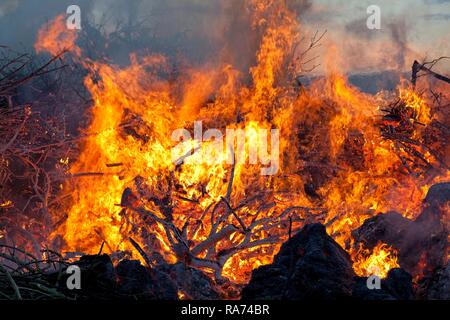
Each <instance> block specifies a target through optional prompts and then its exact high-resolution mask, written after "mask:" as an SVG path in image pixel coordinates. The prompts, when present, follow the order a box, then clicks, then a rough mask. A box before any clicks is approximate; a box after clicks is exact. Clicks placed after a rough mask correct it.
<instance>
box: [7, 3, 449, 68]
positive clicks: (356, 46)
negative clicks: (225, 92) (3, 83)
mask: <svg viewBox="0 0 450 320" xmlns="http://www.w3.org/2000/svg"><path fill="white" fill-rule="evenodd" d="M224 1H227V0H224ZM229 1H234V3H239V0H229ZM286 1H296V2H299V3H302V4H305V3H310V5H307V6H305V8H307V9H305V12H304V13H303V14H302V15H301V17H300V21H301V22H302V26H303V28H304V31H305V32H306V31H309V32H313V31H314V30H316V29H317V30H325V29H326V30H328V32H327V36H326V39H325V40H324V44H325V46H324V47H323V48H324V49H323V50H326V48H327V46H328V45H329V44H333V45H334V46H335V47H336V48H337V49H338V51H339V52H341V54H340V60H342V61H341V64H342V69H343V70H345V71H349V70H350V71H371V70H380V69H407V68H409V67H408V66H409V65H410V64H411V63H412V61H413V59H422V58H424V57H436V56H443V55H447V56H448V55H450V0H286ZM219 2H220V0H133V1H131V0H93V1H91V0H68V1H66V0H0V45H1V44H3V45H9V46H14V47H17V46H19V45H21V46H23V47H27V46H29V45H30V44H32V43H33V42H34V38H35V35H36V32H37V30H38V28H39V26H41V25H42V24H43V23H45V22H46V21H48V20H50V19H52V18H53V17H54V16H56V15H57V14H58V13H63V12H65V10H66V8H67V6H68V5H70V4H78V5H79V6H80V7H81V10H82V14H91V15H92V16H95V17H96V19H97V20H100V17H102V16H107V17H108V16H109V17H111V16H114V17H115V18H117V17H122V18H123V17H124V16H127V15H128V16H129V14H130V11H131V12H132V13H131V14H132V15H134V16H137V17H143V16H146V17H148V23H149V24H150V26H151V28H153V29H154V30H155V32H156V33H161V34H163V35H167V34H170V32H173V33H176V32H186V33H190V36H191V38H190V39H191V40H192V41H193V42H195V43H196V44H197V42H196V41H197V40H198V43H201V42H202V41H203V42H205V41H207V40H208V39H209V40H211V39H213V40H214V38H215V37H218V36H220V35H217V34H214V33H215V32H216V33H217V30H220V29H218V28H215V27H214V26H215V25H216V24H220V23H222V22H223V21H221V16H223V15H224V13H223V12H221V11H220V10H221V6H220V5H219ZM130 4H132V5H130ZM372 4H375V5H378V6H379V7H380V9H381V30H369V29H367V27H366V19H367V17H368V15H367V13H366V9H367V7H368V6H369V5H372ZM228 14H230V13H228ZM108 21H109V22H110V23H112V24H114V19H110V20H108ZM205 39H207V40H205ZM172 40H173V39H172V38H171V37H170V36H168V40H167V41H172ZM211 41H212V40H211ZM324 54H327V52H324V51H323V52H321V55H324ZM445 67H446V66H444V68H445Z"/></svg>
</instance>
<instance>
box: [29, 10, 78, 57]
mask: <svg viewBox="0 0 450 320" xmlns="http://www.w3.org/2000/svg"><path fill="white" fill-rule="evenodd" d="M77 37H78V35H77V32H76V31H75V30H69V29H68V28H67V27H66V24H65V16H64V15H62V14H61V15H59V16H57V17H56V18H55V19H53V20H52V21H49V22H48V23H46V24H45V25H44V26H42V27H41V28H40V29H39V31H38V34H37V39H36V42H35V44H34V48H35V50H36V52H37V53H41V52H48V53H50V54H51V55H53V56H56V55H58V54H60V53H61V52H63V51H66V50H71V51H72V52H73V53H74V54H76V55H77V56H79V55H80V54H81V52H80V48H79V47H77V46H76V45H75V41H76V39H77Z"/></svg>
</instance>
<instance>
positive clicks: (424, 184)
mask: <svg viewBox="0 0 450 320" xmlns="http://www.w3.org/2000/svg"><path fill="white" fill-rule="evenodd" d="M246 8H247V10H246V15H248V17H247V18H248V20H249V28H251V30H252V31H253V32H254V34H255V36H256V35H257V40H258V41H257V43H258V50H257V52H256V53H255V59H256V61H255V65H254V66H253V67H252V68H250V70H248V74H247V73H243V72H242V71H241V70H238V69H237V68H234V67H233V64H232V63H230V62H229V61H226V59H225V61H224V62H221V63H220V64H219V65H213V64H211V65H209V64H208V65H206V66H202V67H196V66H190V67H186V69H185V70H182V71H179V70H177V72H175V70H174V69H175V68H174V66H173V65H172V62H171V61H170V60H169V58H168V57H166V56H163V55H161V54H152V55H148V52H147V53H146V54H142V53H139V52H137V53H135V54H132V55H131V56H130V61H131V64H130V65H129V66H127V67H123V66H122V67H119V66H117V65H114V64H112V63H110V62H107V61H108V60H107V59H98V60H94V59H90V58H88V57H87V56H84V54H83V49H82V48H80V47H78V46H77V43H76V40H77V34H76V33H70V32H73V31H70V30H66V29H65V28H64V23H63V19H62V18H61V17H57V18H56V19H55V20H54V21H53V22H50V23H49V24H48V25H47V26H45V27H44V28H43V29H42V30H41V31H40V32H39V34H38V40H37V42H36V46H35V47H36V50H38V51H40V52H43V51H46V52H49V53H51V54H53V55H54V58H53V59H52V60H50V63H49V64H46V65H44V66H45V67H44V69H38V70H40V71H38V72H34V73H32V75H33V76H39V75H41V73H42V72H41V71H42V70H46V69H45V68H47V67H48V66H49V65H50V64H51V63H55V62H60V61H65V60H63V59H68V60H67V61H70V63H71V64H74V65H77V66H78V68H80V67H81V68H83V70H85V73H84V77H83V78H84V80H83V84H84V87H85V89H86V90H87V94H88V95H89V98H88V99H86V98H82V99H81V100H82V102H80V103H83V104H84V105H87V106H88V108H87V110H86V114H84V116H85V117H87V118H88V124H87V125H86V126H83V127H82V128H80V129H81V133H79V134H78V135H76V136H74V137H72V136H70V138H69V135H67V133H66V132H63V133H60V131H57V129H55V130H56V131H55V132H53V131H51V130H50V129H47V127H50V126H51V125H52V122H49V120H48V118H45V117H43V116H42V115H40V114H36V113H33V106H27V107H25V108H23V107H22V108H18V107H14V106H11V105H8V106H7V107H6V108H5V111H4V112H3V111H2V112H1V113H0V122H1V123H2V126H1V128H0V130H2V136H1V139H2V140H1V141H0V143H1V145H0V150H2V155H1V158H0V161H1V162H0V183H1V186H2V187H1V189H0V201H1V203H0V241H1V242H0V245H2V247H1V249H0V254H2V257H3V259H6V260H7V263H5V264H4V265H3V267H2V269H0V283H1V285H2V286H1V287H0V293H2V295H3V296H4V297H6V298H14V297H15V298H18V297H22V296H25V294H27V296H25V297H27V298H33V297H35V296H36V295H38V296H39V297H53V298H55V297H56V298H57V297H68V298H91V297H99V296H103V297H105V298H108V297H121V298H126V297H137V298H143V299H177V298H180V299H216V298H238V297H240V296H241V292H242V297H243V298H245V299H266V298H267V299H281V298H287V299H303V298H306V297H311V298H312V297H314V298H322V299H335V298H357V299H376V298H380V299H381V298H382V299H411V298H414V297H423V298H445V297H448V283H447V282H448V267H446V264H447V263H448V251H447V250H448V227H449V225H448V224H449V217H448V214H449V196H448V190H449V189H448V182H449V180H450V176H449V172H450V171H449V168H448V166H449V164H450V158H449V148H450V145H449V141H450V139H449V136H450V134H449V132H450V117H449V101H450V97H449V96H448V84H447V83H445V81H441V82H439V80H442V79H439V77H438V80H436V81H437V82H436V81H435V82H433V81H431V80H429V79H428V78H424V80H423V81H416V80H417V79H416V77H417V73H418V72H431V67H432V66H434V65H432V66H430V65H429V64H423V65H422V66H423V67H422V68H418V67H417V64H415V67H414V68H415V69H414V70H415V73H414V74H415V76H414V81H413V82H414V86H413V85H410V84H409V83H408V82H407V81H406V80H405V81H403V82H402V83H401V84H400V85H399V88H398V90H397V92H395V93H390V96H389V95H387V94H383V93H380V94H378V95H376V96H371V95H367V94H364V93H362V92H360V91H359V90H358V89H357V88H355V87H353V86H351V85H350V84H348V82H347V80H346V78H345V77H344V76H343V75H341V74H340V73H339V72H338V71H337V70H336V69H335V68H334V67H333V62H334V57H333V55H334V54H337V53H336V52H335V51H333V50H331V49H330V52H331V54H330V57H328V60H329V61H328V62H327V64H328V65H329V66H328V73H327V74H326V76H325V77H324V78H321V79H318V80H316V81H314V82H313V83H312V84H311V85H309V86H308V87H304V86H302V85H300V86H299V85H298V79H299V78H298V76H299V75H304V73H306V72H308V71H309V68H308V61H311V60H310V58H308V57H309V54H310V51H311V50H313V49H314V48H315V47H316V46H317V43H318V41H320V40H321V39H322V37H323V34H322V36H321V35H320V34H319V33H316V34H315V35H313V36H312V38H311V40H310V41H309V42H308V43H305V40H304V38H303V37H301V36H300V31H301V27H300V25H299V24H298V22H297V19H296V15H295V12H293V11H291V10H290V8H288V7H286V5H285V4H284V2H281V1H270V0H264V1H261V0H248V1H246ZM67 33H70V34H67ZM225 51H226V50H225ZM63 52H66V55H68V56H69V57H70V58H63V57H62V53H63ZM15 63H16V62H12V64H15ZM7 67H8V64H7V65H6V68H7ZM3 69H5V67H4V68H3ZM3 69H1V70H2V71H1V72H3ZM19 69H20V66H19ZM12 72H13V74H14V71H12ZM436 74H437V73H435V72H434V71H433V73H432V75H433V76H435V75H436ZM441 78H442V77H441ZM296 79H297V80H296ZM426 79H428V80H429V81H425V80H426ZM7 84H8V85H11V84H10V82H8V83H7ZM420 85H422V86H423V88H422V87H420ZM4 87H5V86H2V85H1V84H0V96H2V95H4V94H3V92H5V90H4V89H2V88H4ZM5 88H6V87H5ZM2 90H3V91H2ZM77 95H78V96H82V95H80V94H79V92H77ZM78 101H80V99H78ZM83 111H84V109H83ZM33 114H35V117H36V120H35V121H34V120H33V122H32V123H33V124H35V125H36V126H38V128H37V129H33V126H31V127H30V126H25V123H29V122H30V119H31V118H32V116H33ZM59 121H60V122H59ZM64 123H65V120H64V119H59V120H58V121H57V122H56V125H57V128H58V129H59V127H58V126H59V125H61V126H63V125H64ZM198 128H200V130H199V129H198ZM203 129H205V130H206V131H205V132H203ZM42 130H43V131H42ZM3 131H4V132H5V134H3ZM199 131H200V133H199ZM42 132H45V135H44V137H42V138H41V137H40V136H39V135H38V134H39V133H41V134H42ZM180 133H182V134H180ZM224 133H226V134H224ZM268 133H269V134H268ZM223 136H226V143H224V139H223ZM267 140H269V143H267ZM75 143H76V145H77V149H75V148H74V147H73V146H74V144H75ZM252 151H256V152H252ZM255 155H256V156H255ZM13 159H19V160H20V162H23V163H24V167H26V168H28V169H23V170H21V171H20V170H19V171H16V170H18V169H15V167H16V165H18V161H17V160H13ZM30 168H31V169H30ZM55 168H56V169H55ZM269 169H270V170H269ZM12 172H19V173H16V174H12ZM262 173H266V174H262ZM17 181H22V182H23V183H24V184H25V185H26V188H24V190H26V191H19V190H15V189H14V188H13V187H12V186H13V185H14V184H15V183H17ZM30 192H31V193H32V197H31V199H30V198H29V197H28V198H25V199H30V200H29V201H26V200H25V199H20V198H18V197H16V198H17V199H15V200H14V201H13V200H11V199H12V198H11V197H13V196H14V194H17V195H18V196H19V195H20V196H23V195H25V194H27V195H29V193H30ZM23 202H24V203H23ZM28 202H29V203H28ZM29 207H32V208H34V211H33V212H32V213H29V212H28V211H27V210H26V209H28V208H29ZM20 215H24V216H26V219H25V218H21V217H19V216H20ZM14 217H16V218H14ZM11 221H12V222H11ZM26 221H27V222H29V223H32V224H33V228H31V227H30V226H29V225H28V224H27V223H25V222H26ZM36 226H38V227H36ZM17 233H26V236H25V239H29V241H30V240H31V239H33V240H32V241H34V244H35V245H34V246H29V244H27V242H26V241H23V238H24V236H23V235H22V238H21V237H18V236H17ZM35 235H38V236H39V237H37V238H36V237H35ZM18 239H22V241H18ZM283 243H284V244H283ZM15 246H19V247H22V248H23V247H25V248H26V250H28V251H33V255H31V256H28V258H27V260H29V259H31V260H30V261H28V262H22V258H21V259H16V256H15V251H14V249H12V247H15ZM43 248H44V250H43ZM50 249H51V250H50ZM49 252H52V254H55V253H54V252H60V253H61V254H60V256H58V259H57V261H54V260H55V259H50V258H48V257H47V255H48V254H49ZM22 254H25V253H23V252H22ZM41 255H43V258H42V259H41V258H40V256H41ZM80 256H81V258H79V257H80ZM32 257H33V258H32ZM34 257H35V258H34ZM70 264H76V265H79V266H80V268H81V270H82V272H83V274H84V275H85V276H84V280H83V281H84V282H83V286H82V288H83V289H82V291H80V292H78V293H74V292H68V291H67V290H66V288H64V283H65V282H64V270H66V268H67V266H68V265H70ZM30 265H33V267H32V268H31V267H30V268H28V267H26V266H30ZM43 266H45V268H44V267H43ZM399 268H400V269H399ZM373 275H376V276H378V277H381V278H383V280H382V291H380V292H376V293H374V292H372V291H369V290H366V289H367V288H364V283H365V279H366V278H367V277H370V276H373ZM29 278H32V279H34V280H33V281H34V282H35V283H38V284H41V288H39V287H36V286H35V287H28V286H25V285H24V281H28V280H24V279H29ZM33 281H32V282H33ZM28 282H29V281H28ZM32 282H30V283H32ZM34 282H33V283H34ZM274 284H277V285H276V286H275V287H274ZM42 286H44V287H42ZM4 287H5V288H7V289H6V291H3V290H2V288H4ZM42 288H47V289H48V290H47V289H44V291H42ZM36 290H37V291H36ZM49 290H50V291H51V292H52V294H48V292H49ZM22 291H25V293H23V292H22ZM53 293H54V294H53ZM28 294H29V296H28Z"/></svg>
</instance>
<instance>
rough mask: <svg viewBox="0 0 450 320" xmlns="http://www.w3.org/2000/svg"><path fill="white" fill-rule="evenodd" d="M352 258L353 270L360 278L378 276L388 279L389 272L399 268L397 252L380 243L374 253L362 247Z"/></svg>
mask: <svg viewBox="0 0 450 320" xmlns="http://www.w3.org/2000/svg"><path fill="white" fill-rule="evenodd" d="M352 258H353V261H354V262H353V269H354V270H355V273H356V274H357V275H358V276H360V277H368V276H371V275H376V276H378V277H380V278H386V276H387V274H388V272H389V270H391V269H393V268H398V267H399V264H398V262H397V251H396V250H395V249H393V248H392V247H389V246H388V245H386V244H384V243H382V242H378V244H377V245H376V246H375V247H374V248H373V250H372V252H370V250H367V249H364V248H362V247H360V248H359V249H358V250H357V251H356V253H355V254H354V255H353V257H352Z"/></svg>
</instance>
